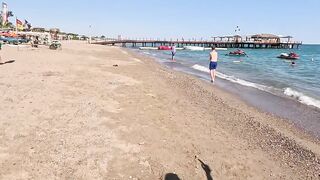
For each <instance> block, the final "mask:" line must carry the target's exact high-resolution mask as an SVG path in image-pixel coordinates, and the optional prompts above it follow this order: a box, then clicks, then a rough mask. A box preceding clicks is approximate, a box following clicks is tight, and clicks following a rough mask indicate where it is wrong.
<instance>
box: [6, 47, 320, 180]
mask: <svg viewBox="0 0 320 180" xmlns="http://www.w3.org/2000/svg"><path fill="white" fill-rule="evenodd" d="M1 56H2V59H3V61H9V60H14V62H13V63H7V64H4V65H1V66H0V92H1V97H0V102H1V103H0V113H1V116H0V179H115V180H118V179H119V180H120V179H136V180H137V179H139V180H140V179H141V180H144V179H146V180H149V179H165V177H166V175H167V174H168V173H174V174H176V175H177V176H178V177H179V178H180V179H185V180H189V179H210V178H212V179H221V180H225V179H268V180H269V179H290V180H291V179H319V178H320V159H319V157H320V143H319V141H318V140H317V139H315V138H313V137H311V136H309V135H307V134H304V133H303V132H301V131H299V130H298V129H297V128H296V127H294V126H293V125H291V124H290V123H288V122H287V121H286V120H284V119H280V118H278V117H275V116H273V115H270V114H267V113H264V112H260V111H259V110H257V109H255V108H253V107H250V106H249V105H247V104H245V103H244V102H242V101H241V100H240V99H239V98H237V97H236V96H235V95H232V94H229V93H226V92H224V91H223V90H222V89H219V88H217V87H215V86H212V85H211V84H209V83H207V82H205V81H202V80H199V79H196V78H194V77H193V76H191V75H186V74H183V73H181V72H174V71H172V70H169V69H166V68H164V67H163V66H161V65H159V64H157V63H156V62H154V61H153V60H152V59H150V58H148V57H145V56H142V55H138V54H134V53H133V52H131V51H127V50H126V49H122V48H119V47H110V46H99V45H89V44H86V43H83V42H77V41H74V42H73V41H67V42H64V43H63V46H62V50H57V51H53V50H49V48H47V47H41V48H39V49H31V48H29V47H21V48H19V49H18V48H17V47H9V46H5V47H3V50H2V51H1ZM201 162H202V163H201Z"/></svg>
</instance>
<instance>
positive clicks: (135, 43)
mask: <svg viewBox="0 0 320 180" xmlns="http://www.w3.org/2000/svg"><path fill="white" fill-rule="evenodd" d="M92 44H100V45H113V46H114V45H120V46H123V47H129V46H131V47H158V46H172V45H173V44H175V45H176V46H177V47H183V46H201V47H212V46H215V47H218V48H253V49H255V48H273V49H290V48H291V49H292V48H299V46H300V45H302V42H279V43H268V42H246V41H242V42H214V41H179V40H176V41H166V40H111V41H110V40H108V41H96V42H92Z"/></svg>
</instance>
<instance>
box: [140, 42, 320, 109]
mask: <svg viewBox="0 0 320 180" xmlns="http://www.w3.org/2000/svg"><path fill="white" fill-rule="evenodd" d="M233 50H234V49H228V50H227V51H218V53H219V64H218V72H219V74H218V77H220V78H223V79H225V80H228V81H231V82H234V83H238V84H241V85H243V86H249V87H252V88H256V89H259V90H263V91H267V92H270V93H272V94H275V95H279V96H285V97H288V98H293V99H296V100H297V101H299V102H300V103H303V104H306V105H310V106H314V107H317V108H320V45H303V46H301V47H300V48H299V49H244V51H245V52H246V53H247V54H248V57H231V56H225V54H227V53H228V52H229V51H233ZM291 51H293V52H296V53H298V54H299V55H300V59H299V60H297V61H296V65H295V66H291V63H290V62H291V61H287V60H282V59H278V58H276V57H277V56H278V55H280V53H289V52H291ZM144 53H145V54H148V55H152V56H154V57H157V58H159V59H160V60H161V61H163V62H165V61H169V57H170V55H171V52H170V51H144ZM208 53H209V51H187V50H181V51H178V52H177V56H176V58H177V63H180V64H182V65H184V66H186V67H189V68H192V69H194V70H197V71H199V72H200V71H203V72H207V71H208Z"/></svg>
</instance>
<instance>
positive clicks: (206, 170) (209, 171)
mask: <svg viewBox="0 0 320 180" xmlns="http://www.w3.org/2000/svg"><path fill="white" fill-rule="evenodd" d="M198 161H199V162H200V163H201V167H202V169H203V170H204V172H205V173H206V176H207V180H213V178H212V176H211V171H212V170H211V169H210V167H209V166H208V165H207V164H205V163H204V162H203V161H201V160H200V159H198Z"/></svg>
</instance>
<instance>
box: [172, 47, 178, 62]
mask: <svg viewBox="0 0 320 180" xmlns="http://www.w3.org/2000/svg"><path fill="white" fill-rule="evenodd" d="M176 52H177V50H176V45H175V44H173V45H172V47H171V55H172V57H171V60H172V61H175V59H174V57H175V55H176Z"/></svg>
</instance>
